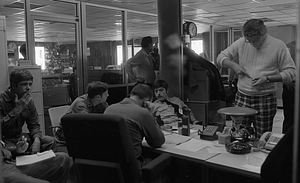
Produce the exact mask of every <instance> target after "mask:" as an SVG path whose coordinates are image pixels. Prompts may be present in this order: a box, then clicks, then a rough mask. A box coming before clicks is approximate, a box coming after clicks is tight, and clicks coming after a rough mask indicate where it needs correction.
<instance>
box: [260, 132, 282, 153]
mask: <svg viewBox="0 0 300 183" xmlns="http://www.w3.org/2000/svg"><path fill="white" fill-rule="evenodd" d="M283 136H284V134H280V133H272V132H265V133H264V134H263V135H262V136H261V137H260V139H259V146H262V147H263V148H262V149H261V150H263V149H265V150H269V151H271V150H272V149H273V148H274V147H275V146H276V145H277V144H278V142H279V141H280V139H281V138H282V137H283ZM260 148H261V147H260Z"/></svg>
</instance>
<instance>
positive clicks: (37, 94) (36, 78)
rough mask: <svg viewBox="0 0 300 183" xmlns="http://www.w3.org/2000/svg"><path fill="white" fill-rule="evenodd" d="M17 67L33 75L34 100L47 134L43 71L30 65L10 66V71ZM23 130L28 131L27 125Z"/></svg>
mask: <svg viewBox="0 0 300 183" xmlns="http://www.w3.org/2000/svg"><path fill="white" fill-rule="evenodd" d="M15 69H27V70H28V71H29V72H30V73H31V74H32V76H33V85H32V89H31V97H32V99H33V101H34V104H35V107H36V110H37V113H38V117H39V122H40V126H41V131H42V134H43V135H45V120H44V104H43V90H42V72H41V67H39V66H34V65H29V66H9V67H8V71H9V73H11V72H12V71H13V70H15ZM23 131H24V132H28V130H27V127H26V125H24V126H23Z"/></svg>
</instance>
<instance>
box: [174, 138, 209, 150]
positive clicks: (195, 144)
mask: <svg viewBox="0 0 300 183" xmlns="http://www.w3.org/2000/svg"><path fill="white" fill-rule="evenodd" d="M211 144H212V143H211V142H205V141H202V140H196V139H190V140H189V141H187V142H184V143H182V144H180V145H178V146H176V147H174V148H177V149H182V150H186V151H193V152H197V151H199V150H201V149H203V148H205V147H208V146H210V145H211Z"/></svg>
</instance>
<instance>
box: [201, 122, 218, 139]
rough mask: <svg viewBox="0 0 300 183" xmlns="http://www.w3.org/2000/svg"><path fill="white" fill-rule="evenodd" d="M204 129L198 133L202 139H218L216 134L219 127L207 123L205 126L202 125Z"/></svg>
mask: <svg viewBox="0 0 300 183" xmlns="http://www.w3.org/2000/svg"><path fill="white" fill-rule="evenodd" d="M203 127H204V129H203V131H200V132H199V135H200V139H203V140H217V139H218V135H217V134H216V133H217V130H218V129H219V127H218V126H213V125H207V126H203Z"/></svg>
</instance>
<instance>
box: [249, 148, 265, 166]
mask: <svg viewBox="0 0 300 183" xmlns="http://www.w3.org/2000/svg"><path fill="white" fill-rule="evenodd" d="M266 156H267V155H266V154H264V153H255V152H252V153H250V154H246V159H247V164H248V165H251V166H256V167H261V165H262V164H263V163H264V161H265V159H266Z"/></svg>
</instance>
